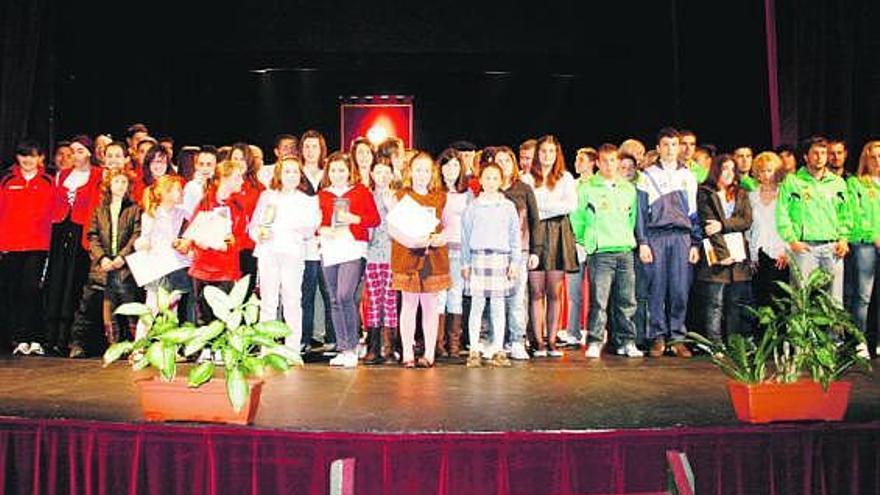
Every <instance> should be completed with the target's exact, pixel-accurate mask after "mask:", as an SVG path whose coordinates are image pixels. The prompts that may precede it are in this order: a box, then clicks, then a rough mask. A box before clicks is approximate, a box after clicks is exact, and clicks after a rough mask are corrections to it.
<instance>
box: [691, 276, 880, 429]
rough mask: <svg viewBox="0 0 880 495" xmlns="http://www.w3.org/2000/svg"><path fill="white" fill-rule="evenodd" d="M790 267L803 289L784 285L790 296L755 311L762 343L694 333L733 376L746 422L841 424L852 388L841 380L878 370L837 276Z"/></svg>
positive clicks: (733, 394) (733, 391) (734, 395)
mask: <svg viewBox="0 0 880 495" xmlns="http://www.w3.org/2000/svg"><path fill="white" fill-rule="evenodd" d="M790 267H791V270H792V274H793V276H794V278H795V283H794V284H788V283H784V282H778V284H779V287H780V288H781V289H782V291H783V293H784V295H783V296H782V297H780V298H776V299H775V300H774V302H773V304H771V305H770V306H763V307H761V308H759V309H758V310H751V308H750V310H751V311H752V313H753V314H754V315H755V317H756V318H757V321H758V325H759V327H760V328H761V329H762V330H763V332H764V333H763V336H762V337H761V338H760V340H759V341H758V342H757V343H756V342H754V341H752V340H750V339H748V338H746V337H744V336H742V335H740V334H734V335H730V336H729V337H728V340H727V343H726V344H725V343H719V342H712V341H710V340H709V339H707V338H705V337H703V336H702V335H699V334H696V333H690V334H688V336H689V337H690V339H691V340H692V341H694V342H695V343H696V344H697V345H698V346H699V347H701V348H702V349H703V350H705V351H706V352H708V353H709V354H710V355H711V356H712V362H713V363H714V364H715V365H717V366H718V367H719V368H720V369H721V371H722V372H724V373H725V374H726V375H727V376H728V377H730V378H731V380H730V381H729V382H728V384H727V388H728V392H729V393H730V398H731V401H732V402H733V407H734V410H735V411H736V416H737V418H738V419H739V420H741V421H746V422H750V423H767V422H770V421H791V420H810V419H814V420H828V421H832V420H835V421H839V420H841V419H843V416H844V414H845V413H846V407H847V404H848V402H849V393H850V390H851V388H852V384H851V383H850V382H844V381H840V378H841V377H842V376H843V375H844V374H845V373H847V372H848V371H851V370H853V369H854V368H861V369H864V370H868V369H870V363H869V361H868V360H867V359H866V358H864V357H862V356H860V355H859V353H858V351H857V346H858V345H859V344H864V342H865V336H864V335H863V333H862V332H861V331H860V330H859V329H858V328H857V327H856V326H855V324H854V323H853V321H852V318H851V316H850V315H849V313H848V312H847V311H846V310H844V309H843V307H841V305H840V303H839V302H838V301H837V300H835V299H834V298H833V297H832V296H831V294H829V293H828V290H827V287H828V285H829V284H830V283H831V281H832V278H833V277H832V275H831V274H829V273H828V272H826V271H824V270H822V269H816V270H814V271H813V272H812V273H810V275H809V276H807V277H804V276H803V275H802V274H801V272H800V270H799V269H798V267H797V265H796V264H794V263H792V264H791V265H790Z"/></svg>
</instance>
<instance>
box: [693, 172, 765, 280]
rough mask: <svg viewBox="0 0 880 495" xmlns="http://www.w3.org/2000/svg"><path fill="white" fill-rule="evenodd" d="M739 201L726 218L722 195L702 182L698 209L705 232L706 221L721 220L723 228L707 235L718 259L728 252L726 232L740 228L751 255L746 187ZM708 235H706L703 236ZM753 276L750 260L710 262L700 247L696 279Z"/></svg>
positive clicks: (749, 207)
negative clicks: (732, 262)
mask: <svg viewBox="0 0 880 495" xmlns="http://www.w3.org/2000/svg"><path fill="white" fill-rule="evenodd" d="M735 200H736V204H735V206H734V208H733V214H732V215H731V216H730V218H724V208H723V206H722V205H721V198H719V197H718V194H717V193H716V191H715V188H714V187H709V186H705V185H704V186H700V188H699V189H698V190H697V213H698V214H699V215H700V227H701V229H702V230H703V231H704V232H705V228H706V222H708V221H709V220H717V221H719V222H721V232H718V233H717V234H715V235H711V236H708V238H709V242H710V243H712V248H713V249H714V250H715V254H716V255H717V256H718V259H719V260H723V259H725V258H727V257H728V256H729V254H728V251H727V244H725V243H724V234H729V233H731V232H740V233H742V234H743V240H744V242H745V250H746V256H748V255H749V244H748V237H747V236H746V235H745V234H746V231H747V230H749V227H751V226H752V205H751V203H749V195H748V193H747V192H746V191H745V190H744V189H740V190H739V191H738V192H737V194H736V198H735ZM704 237H705V236H704ZM751 279H752V270H751V264H750V262H749V260H746V261H743V262H739V263H734V264H732V265H728V266H722V265H718V264H716V265H713V266H709V264H708V263H707V262H706V253H705V251H704V250H703V249H702V246H701V249H700V263H699V265H698V266H697V280H701V281H703V282H715V283H731V282H747V281H749V280H751Z"/></svg>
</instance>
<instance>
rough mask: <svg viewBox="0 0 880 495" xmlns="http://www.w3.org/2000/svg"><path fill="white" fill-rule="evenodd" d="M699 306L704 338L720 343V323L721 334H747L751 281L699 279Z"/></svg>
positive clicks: (749, 318) (750, 329)
mask: <svg viewBox="0 0 880 495" xmlns="http://www.w3.org/2000/svg"><path fill="white" fill-rule="evenodd" d="M699 284H700V289H701V290H700V294H701V296H702V297H701V299H702V300H701V301H700V303H701V304H700V305H701V307H702V309H703V311H702V313H703V327H704V332H705V336H706V338H708V339H709V340H711V341H713V342H721V341H722V334H721V322H722V320H723V321H724V330H725V332H724V333H725V334H726V335H727V336H728V337H729V336H730V335H732V334H734V333H740V334H743V335H746V336H748V335H751V333H752V324H751V321H752V318H751V316H750V314H749V312H748V309H746V307H747V306H749V305H750V304H751V299H752V298H751V292H752V291H751V288H752V286H751V282H732V283H727V284H722V283H717V282H699Z"/></svg>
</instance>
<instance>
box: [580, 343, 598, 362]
mask: <svg viewBox="0 0 880 495" xmlns="http://www.w3.org/2000/svg"><path fill="white" fill-rule="evenodd" d="M600 356H602V344H601V343H600V342H590V345H588V346H587V352H585V353H584V357H586V358H589V359H598V358H599V357H600Z"/></svg>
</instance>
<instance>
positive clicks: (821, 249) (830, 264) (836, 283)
mask: <svg viewBox="0 0 880 495" xmlns="http://www.w3.org/2000/svg"><path fill="white" fill-rule="evenodd" d="M807 244H808V245H809V246H810V250H809V251H807V252H805V253H800V254H798V253H792V257H793V259H794V261H795V262H796V263H797V265H798V268H800V270H801V274H802V275H803V277H804V278H807V277H809V276H810V274H811V273H813V270H815V269H816V268H822V269H824V270H825V271H827V272H830V273H831V275H833V276H834V279H833V280H832V281H831V295H832V297H834V299H837V301H838V302H840V303H841V304H843V259H841V258H838V257H837V256H835V254H834V247H835V245H836V244H837V243H835V242H825V243H817V242H808V243H807ZM792 274H794V270H792ZM792 282H794V281H792Z"/></svg>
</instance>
